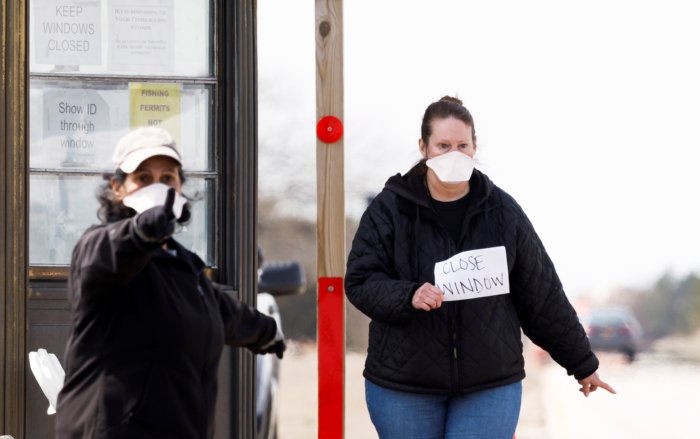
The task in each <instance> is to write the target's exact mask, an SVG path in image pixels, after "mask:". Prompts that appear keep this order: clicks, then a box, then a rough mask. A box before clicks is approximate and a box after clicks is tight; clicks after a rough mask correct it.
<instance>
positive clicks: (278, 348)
mask: <svg viewBox="0 0 700 439" xmlns="http://www.w3.org/2000/svg"><path fill="white" fill-rule="evenodd" d="M272 319H274V320H275V328H276V329H275V336H274V337H273V338H272V340H270V341H269V342H267V344H266V345H265V346H263V347H262V348H260V352H258V353H260V354H275V355H277V358H279V359H280V360H281V359H282V357H283V356H284V351H285V350H287V344H286V343H285V342H284V333H283V332H282V323H281V322H280V321H279V320H278V319H276V318H274V317H272Z"/></svg>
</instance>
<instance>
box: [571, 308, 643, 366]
mask: <svg viewBox="0 0 700 439" xmlns="http://www.w3.org/2000/svg"><path fill="white" fill-rule="evenodd" d="M582 323H583V325H584V328H586V334H587V335H588V339H589V340H590V342H591V347H592V348H593V350H594V351H596V350H597V351H611V352H621V353H623V354H625V356H626V357H627V359H628V360H629V361H634V359H635V358H636V355H637V353H638V352H639V350H640V349H641V345H642V327H641V325H640V324H639V321H638V320H637V318H636V317H635V316H634V314H633V313H632V312H631V311H630V310H628V309H626V308H603V309H596V310H592V311H591V312H590V314H589V315H588V316H586V317H584V318H582Z"/></svg>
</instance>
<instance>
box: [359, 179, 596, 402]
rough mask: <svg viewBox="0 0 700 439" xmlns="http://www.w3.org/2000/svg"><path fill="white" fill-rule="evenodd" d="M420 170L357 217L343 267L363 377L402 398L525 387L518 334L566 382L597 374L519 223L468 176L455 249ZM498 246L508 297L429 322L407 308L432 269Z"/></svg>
mask: <svg viewBox="0 0 700 439" xmlns="http://www.w3.org/2000/svg"><path fill="white" fill-rule="evenodd" d="M421 169H425V168H424V166H422V165H417V166H416V167H415V168H414V169H412V170H411V171H409V172H408V173H407V174H406V175H405V176H401V175H399V174H397V175H396V176H394V177H391V178H390V179H389V180H388V181H387V183H386V186H385V187H384V190H383V191H382V192H381V193H380V194H379V195H378V196H377V197H376V198H375V199H374V200H373V201H372V203H371V205H370V206H369V207H368V208H367V211H366V212H365V213H364V215H363V216H362V220H361V222H360V227H359V229H358V231H357V234H356V235H355V238H354V240H353V244H352V250H351V252H350V255H349V257H348V263H347V274H346V278H345V290H346V293H347V296H348V299H349V300H350V302H351V303H352V304H353V305H355V306H356V307H357V308H358V309H359V310H360V311H362V312H363V313H365V314H366V315H368V316H369V317H370V318H371V319H372V321H371V323H370V332H369V348H368V355H367V361H366V363H365V371H364V376H365V377H366V378H367V379H368V380H370V381H372V382H373V383H375V384H378V385H381V386H384V387H387V388H391V389H397V390H403V391H410V392H418V393H430V394H445V395H459V394H466V393H470V392H474V391H477V390H481V389H486V388H491V387H496V386H500V385H505V384H509V383H513V382H517V381H519V380H522V379H523V378H524V377H525V371H524V360H523V355H522V342H521V328H522V330H523V331H524V333H525V334H526V335H527V336H528V337H529V338H530V339H531V340H533V341H534V342H535V343H537V344H538V345H539V346H541V347H543V348H544V349H545V350H547V352H549V354H550V355H551V356H552V358H554V360H556V361H557V362H558V363H559V364H560V365H562V366H563V367H565V368H566V370H567V372H568V374H569V375H574V376H575V377H576V378H577V379H581V378H584V377H586V376H588V375H590V374H592V373H593V372H595V371H596V369H597V368H598V359H597V358H596V356H595V355H594V354H593V352H592V351H591V349H590V345H589V343H588V339H587V337H586V334H585V332H584V330H583V328H582V326H581V324H580V323H579V320H578V317H577V316H576V312H575V311H574V309H573V308H572V306H571V304H570V303H569V301H568V300H567V298H566V296H565V294H564V291H563V289H562V285H561V283H560V281H559V278H558V277H557V274H556V272H555V270H554V266H553V264H552V261H551V260H550V259H549V257H548V256H547V253H546V252H545V249H544V247H543V245H542V243H541V241H540V239H539V238H538V236H537V234H536V233H535V230H534V229H533V227H532V224H530V222H529V220H528V219H527V217H526V215H525V213H524V212H523V211H522V209H521V208H520V206H519V205H518V204H517V203H516V202H515V200H514V199H513V198H512V197H511V196H510V195H508V194H507V193H505V192H504V191H503V190H501V189H499V188H498V187H496V186H495V185H494V184H493V183H492V182H491V180H489V178H488V177H487V176H486V175H484V174H482V173H481V172H479V171H476V170H475V171H474V174H473V175H472V178H471V180H470V185H471V189H470V191H471V195H470V196H471V197H472V199H471V204H470V207H469V210H468V211H467V214H466V215H465V218H464V225H463V227H462V234H461V238H460V242H459V243H455V242H454V240H453V239H452V238H451V237H450V236H449V234H448V232H447V230H445V229H444V228H443V227H442V226H441V225H440V224H439V223H438V222H437V221H436V214H435V211H434V210H433V209H432V207H431V203H430V195H429V193H428V190H427V188H426V185H425V176H424V173H423V172H421ZM497 246H505V248H506V254H507V261H508V269H509V277H510V294H505V295H498V296H491V297H484V298H479V299H471V300H462V301H458V302H443V305H442V307H441V308H439V309H437V310H433V311H430V312H425V311H421V310H416V309H414V308H413V307H412V306H411V298H412V296H413V293H414V292H415V291H416V289H417V288H418V287H419V286H420V285H422V284H423V283H424V282H430V283H432V284H434V282H435V280H434V274H433V269H434V265H435V263H436V262H439V261H442V260H445V259H447V258H449V257H451V256H453V255H455V254H456V253H459V252H462V251H465V250H474V249H479V248H488V247H497Z"/></svg>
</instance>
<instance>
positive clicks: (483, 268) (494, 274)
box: [435, 246, 510, 301]
mask: <svg viewBox="0 0 700 439" xmlns="http://www.w3.org/2000/svg"><path fill="white" fill-rule="evenodd" d="M435 286H436V287H438V288H439V289H440V291H442V293H443V294H444V295H445V298H444V300H447V301H453V300H466V299H478V298H480V297H488V296H496V295H499V294H508V293H509V292H510V287H509V283H508V260H507V259H506V248H505V247H503V246H501V247H491V248H482V249H479V250H470V251H466V252H462V253H458V254H456V255H454V256H452V257H451V258H450V259H447V260H445V261H441V262H438V263H437V264H435Z"/></svg>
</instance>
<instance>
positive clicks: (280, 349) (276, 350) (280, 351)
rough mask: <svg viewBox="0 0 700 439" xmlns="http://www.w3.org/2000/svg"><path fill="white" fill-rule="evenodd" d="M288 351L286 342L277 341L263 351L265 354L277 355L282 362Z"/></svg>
mask: <svg viewBox="0 0 700 439" xmlns="http://www.w3.org/2000/svg"><path fill="white" fill-rule="evenodd" d="M286 350H287V344H286V343H285V342H284V340H277V341H276V342H274V344H272V345H271V346H268V347H266V348H265V349H263V353H265V354H275V355H277V358H279V359H280V360H281V359H282V357H284V351H286Z"/></svg>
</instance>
